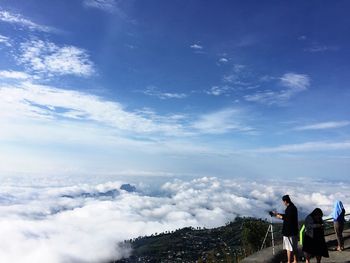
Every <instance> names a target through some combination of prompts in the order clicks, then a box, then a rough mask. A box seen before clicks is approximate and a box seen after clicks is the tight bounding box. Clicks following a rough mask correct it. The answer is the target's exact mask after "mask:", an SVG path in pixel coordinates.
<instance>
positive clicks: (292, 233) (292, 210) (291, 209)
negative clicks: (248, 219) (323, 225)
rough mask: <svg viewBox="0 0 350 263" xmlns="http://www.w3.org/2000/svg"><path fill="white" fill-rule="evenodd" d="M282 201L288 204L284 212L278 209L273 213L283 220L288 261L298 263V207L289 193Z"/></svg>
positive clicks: (283, 233) (272, 212)
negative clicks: (279, 211) (281, 212)
mask: <svg viewBox="0 0 350 263" xmlns="http://www.w3.org/2000/svg"><path fill="white" fill-rule="evenodd" d="M282 201H283V204H284V205H285V206H286V210H285V212H284V214H280V213H277V212H276V211H271V214H272V215H273V216H275V217H276V218H279V219H282V220H283V226H282V235H283V249H285V250H287V258H288V263H292V262H293V263H296V262H298V258H297V253H298V233H299V229H298V209H297V208H296V206H295V205H294V204H293V203H292V201H291V200H290V197H289V195H284V196H283V197H282ZM292 260H293V261H292Z"/></svg>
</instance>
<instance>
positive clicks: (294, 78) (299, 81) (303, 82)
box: [280, 73, 310, 92]
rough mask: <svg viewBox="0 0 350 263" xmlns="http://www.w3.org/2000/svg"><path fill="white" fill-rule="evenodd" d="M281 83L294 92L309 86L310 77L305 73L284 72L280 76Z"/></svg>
mask: <svg viewBox="0 0 350 263" xmlns="http://www.w3.org/2000/svg"><path fill="white" fill-rule="evenodd" d="M280 80H281V85H282V86H285V87H287V88H290V89H291V90H292V91H294V92H299V91H303V90H306V89H307V88H308V87H309V86H310V78H309V76H308V75H305V74H296V73H286V74H284V75H283V76H282V77H281V78H280Z"/></svg>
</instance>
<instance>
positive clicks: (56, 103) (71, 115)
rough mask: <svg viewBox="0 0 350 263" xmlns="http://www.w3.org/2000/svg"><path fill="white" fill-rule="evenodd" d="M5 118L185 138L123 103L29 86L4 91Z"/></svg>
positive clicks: (0, 91)
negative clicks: (76, 123)
mask: <svg viewBox="0 0 350 263" xmlns="http://www.w3.org/2000/svg"><path fill="white" fill-rule="evenodd" d="M0 100H1V104H0V109H1V111H0V115H1V116H2V117H11V118H23V117H25V116H27V117H30V118H33V119H36V120H40V119H41V120H50V119H62V118H64V119H70V120H76V121H79V120H80V121H92V122H97V123H102V124H105V125H108V126H110V127H114V128H117V129H118V130H119V131H128V132H130V133H131V134H132V133H162V134H168V135H173V136H175V135H179V134H182V133H183V131H182V128H181V125H180V124H178V123H176V122H174V120H167V119H166V118H156V117H157V116H155V117H153V118H146V117H144V116H142V115H140V114H137V113H133V112H130V111H127V110H126V109H125V108H124V107H123V106H122V105H121V104H120V103H118V102H112V101H108V100H104V99H102V98H100V97H97V96H94V95H89V94H86V93H83V92H79V91H73V90H64V89H59V88H54V87H50V86H44V85H36V84H32V83H29V82H26V83H22V84H20V85H18V86H9V87H6V86H5V87H0Z"/></svg>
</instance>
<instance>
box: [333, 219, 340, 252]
mask: <svg viewBox="0 0 350 263" xmlns="http://www.w3.org/2000/svg"><path fill="white" fill-rule="evenodd" d="M340 230H341V226H340V224H339V222H337V221H334V232H335V236H336V237H337V242H338V247H337V250H340V248H341V233H340Z"/></svg>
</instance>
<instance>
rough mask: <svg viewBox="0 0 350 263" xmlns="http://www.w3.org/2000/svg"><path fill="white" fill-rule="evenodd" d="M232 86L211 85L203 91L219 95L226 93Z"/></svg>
mask: <svg viewBox="0 0 350 263" xmlns="http://www.w3.org/2000/svg"><path fill="white" fill-rule="evenodd" d="M231 90H232V88H231V87H230V86H227V85H225V86H213V87H211V88H210V89H209V90H207V91H205V93H206V94H208V95H213V96H220V95H227V94H228V93H229V92H230V91H231Z"/></svg>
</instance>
